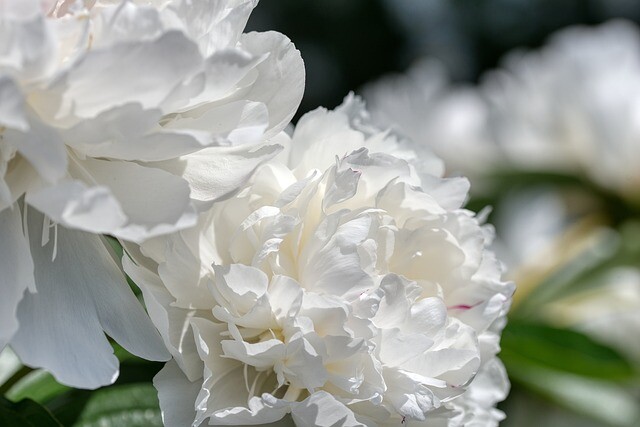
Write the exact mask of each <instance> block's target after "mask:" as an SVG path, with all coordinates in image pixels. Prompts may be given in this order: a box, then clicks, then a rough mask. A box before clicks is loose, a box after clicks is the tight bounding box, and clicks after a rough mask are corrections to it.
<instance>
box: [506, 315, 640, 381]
mask: <svg viewBox="0 0 640 427" xmlns="http://www.w3.org/2000/svg"><path fill="white" fill-rule="evenodd" d="M501 345H502V352H501V358H502V360H503V361H504V362H505V364H506V365H507V367H508V368H509V367H512V368H514V367H532V368H533V367H542V368H545V369H553V370H557V371H560V372H565V373H570V374H575V375H580V376H583V377H587V378H598V379H606V380H615V381H624V380H630V379H632V378H633V377H634V375H635V374H636V372H635V371H634V369H633V367H632V365H631V364H630V363H629V362H628V361H627V360H626V359H625V358H624V357H623V356H621V355H620V353H618V352H617V351H615V350H613V349H612V348H610V347H608V346H605V345H603V344H600V343H598V342H596V341H594V340H593V339H591V338H589V337H588V336H586V335H584V334H581V333H579V332H576V331H573V330H569V329H560V328H554V327H550V326H546V325H542V324H536V323H528V322H525V321H518V320H511V321H510V322H509V324H508V325H507V327H506V328H505V330H504V332H503V334H502V344H501Z"/></svg>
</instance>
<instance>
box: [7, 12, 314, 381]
mask: <svg viewBox="0 0 640 427" xmlns="http://www.w3.org/2000/svg"><path fill="white" fill-rule="evenodd" d="M256 3H257V1H255V0H244V1H243V0H238V1H234V0H219V1H215V0H191V1H188V0H175V1H168V0H167V1H142V0H140V1H109V0H100V1H92V0H85V1H79V0H78V1H73V0H60V1H51V0H50V1H44V2H40V1H36V0H29V1H25V0H4V1H2V2H0V251H1V253H2V256H1V257H0V260H1V261H0V262H1V263H2V267H1V271H2V279H0V289H1V292H2V297H1V298H0V324H1V325H2V327H1V328H0V348H3V347H4V346H5V345H6V344H7V343H10V345H11V347H12V348H13V349H14V350H15V351H16V353H17V354H18V355H19V356H20V358H21V359H22V361H23V362H24V363H25V364H27V365H30V366H38V367H44V368H46V369H49V370H51V371H52V372H53V374H54V375H55V376H56V378H57V379H58V380H59V381H60V382H62V383H65V384H69V385H72V386H79V387H97V386H100V385H104V384H107V383H110V382H112V381H113V380H114V379H115V377H116V376H117V372H118V371H117V359H116V358H115V356H114V355H113V354H112V353H113V351H112V349H111V346H110V345H109V343H108V342H107V340H106V337H105V336H104V333H103V331H104V332H106V333H107V334H108V335H110V336H111V337H113V338H114V339H115V340H116V341H118V342H119V343H120V344H122V345H123V346H124V347H125V348H126V349H127V350H129V351H131V352H133V353H135V354H137V355H139V356H142V357H145V358H149V359H154V360H166V358H167V357H168V355H167V353H166V350H165V349H164V347H163V345H162V342H161V340H160V338H159V337H158V336H157V333H156V331H155V330H154V328H153V325H152V324H151V323H150V322H149V321H148V318H147V317H146V314H145V313H144V311H143V309H142V308H141V307H140V306H139V304H138V303H137V301H136V300H135V298H134V296H133V294H132V293H131V291H130V290H129V288H128V286H127V285H126V282H125V280H124V276H123V275H122V273H121V272H120V271H119V268H118V265H117V263H116V262H114V260H113V258H112V257H111V256H110V255H109V253H108V252H107V251H106V249H105V246H104V244H103V242H101V241H100V237H99V236H97V235H96V234H110V235H113V236H115V237H117V238H120V239H123V240H124V241H130V242H142V241H144V240H145V239H148V238H150V237H153V236H158V235H161V234H165V233H169V232H174V231H176V230H179V229H183V228H185V227H188V226H192V225H194V224H195V222H196V219H197V209H203V208H206V207H208V206H210V205H211V204H212V203H213V202H214V201H215V200H217V199H219V198H221V197H224V196H226V195H228V194H229V193H230V192H232V191H234V190H236V189H237V188H238V187H239V186H240V185H241V184H243V183H244V181H245V180H246V178H247V177H248V176H249V175H250V173H251V172H252V171H253V169H254V168H255V167H256V166H257V165H259V164H260V163H261V162H263V161H264V160H266V159H268V158H270V157H272V156H273V155H275V154H276V153H277V152H278V150H279V148H280V147H279V146H278V145H277V144H271V145H261V146H258V144H259V143H261V142H263V141H264V140H268V139H270V138H271V137H273V136H275V135H276V134H277V133H278V132H280V130H281V129H282V128H283V127H284V126H285V125H286V124H287V123H288V122H289V120H290V119H291V117H292V115H293V114H294V112H295V109H296V108H297V105H298V103H299V101H300V98H301V96H302V89H303V80H304V70H303V64H302V61H301V59H300V56H299V53H298V52H297V51H296V50H295V48H294V47H293V45H292V44H291V43H290V41H289V40H288V39H286V38H285V37H284V36H282V35H280V34H278V33H250V34H242V30H243V28H244V26H245V23H246V21H247V19H248V16H249V14H250V12H251V10H252V8H253V7H254V6H255V5H256ZM90 233H94V234H90ZM34 271H35V274H34Z"/></svg>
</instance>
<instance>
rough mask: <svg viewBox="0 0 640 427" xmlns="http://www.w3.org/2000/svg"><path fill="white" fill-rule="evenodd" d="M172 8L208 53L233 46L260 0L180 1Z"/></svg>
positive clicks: (201, 48) (206, 53) (202, 49)
mask: <svg viewBox="0 0 640 427" xmlns="http://www.w3.org/2000/svg"><path fill="white" fill-rule="evenodd" d="M176 3H177V4H175V3H173V4H172V5H171V9H172V10H173V11H175V14H176V15H177V17H178V18H179V19H180V20H181V21H182V22H183V23H184V27H185V28H186V30H187V31H188V32H189V35H190V36H191V37H192V38H193V39H194V40H198V44H199V46H200V50H201V51H202V52H203V53H204V54H205V55H210V54H211V53H212V52H214V51H216V50H218V49H223V48H225V47H228V46H234V45H235V44H236V43H237V42H238V39H239V38H240V35H241V34H242V31H243V30H244V27H245V25H246V24H247V20H248V19H249V15H250V14H251V11H252V10H253V8H254V7H255V6H256V4H257V3H258V1H257V0H237V1H233V2H228V1H224V2H210V1H207V0H196V1H180V2H176Z"/></svg>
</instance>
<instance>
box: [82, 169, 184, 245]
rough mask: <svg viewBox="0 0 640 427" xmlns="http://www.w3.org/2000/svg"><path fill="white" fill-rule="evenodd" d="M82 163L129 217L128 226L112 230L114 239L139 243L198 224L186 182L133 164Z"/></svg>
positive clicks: (162, 172) (157, 170)
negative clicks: (118, 238)
mask: <svg viewBox="0 0 640 427" xmlns="http://www.w3.org/2000/svg"><path fill="white" fill-rule="evenodd" d="M80 163H81V165H82V166H83V167H84V169H85V170H86V172H87V173H88V174H89V175H90V176H91V178H92V179H93V180H95V182H96V183H97V184H98V185H103V186H105V187H107V188H108V189H109V191H111V193H112V194H113V195H114V197H115V198H116V200H117V201H118V203H120V206H121V207H122V211H123V212H124V214H125V215H126V216H127V224H126V225H125V226H123V227H121V228H118V229H115V230H112V231H111V234H113V235H114V236H116V237H120V238H122V239H125V240H131V241H133V242H136V243H139V242H141V241H143V240H145V239H148V238H150V237H154V236H158V235H161V234H167V233H170V232H172V231H177V230H180V229H183V228H187V227H190V226H192V225H195V223H196V220H197V217H196V213H195V210H194V208H193V206H192V205H191V201H190V199H189V193H190V191H189V186H188V184H187V183H186V182H185V181H184V180H183V179H181V178H179V177H177V176H172V175H171V174H168V173H166V172H165V171H163V170H161V169H156V168H150V167H144V166H140V165H138V164H136V163H133V162H119V161H106V160H95V159H86V160H83V161H80ZM71 225H73V224H71Z"/></svg>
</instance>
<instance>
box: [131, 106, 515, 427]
mask: <svg viewBox="0 0 640 427" xmlns="http://www.w3.org/2000/svg"><path fill="white" fill-rule="evenodd" d="M282 141H283V144H284V146H285V149H284V151H283V152H282V153H280V154H279V155H278V156H277V157H276V158H274V159H273V160H270V161H268V162H266V163H264V164H263V165H261V166H259V167H258V168H257V169H256V171H255V173H254V175H253V176H252V178H251V179H250V181H249V182H248V183H247V185H246V186H245V187H244V188H243V189H242V190H241V191H240V192H239V193H238V194H237V195H236V196H235V197H233V198H230V199H228V200H225V201H222V202H219V203H216V204H215V205H214V206H213V208H212V209H211V210H209V211H208V212H205V213H203V214H202V215H201V216H200V217H199V220H198V224H197V226H196V227H194V228H192V229H189V230H186V231H181V232H178V233H174V234H173V235H170V236H167V237H159V238H155V239H151V240H149V241H147V242H146V243H144V244H143V245H142V246H141V248H140V251H139V252H135V253H130V257H125V259H124V260H123V263H124V267H125V271H127V273H128V274H129V275H130V276H131V277H132V279H133V280H134V281H135V282H136V283H138V284H139V285H140V286H141V288H142V290H143V294H144V299H145V303H146V305H147V307H148V310H149V314H150V316H151V318H152V320H153V321H154V324H155V325H156V326H157V327H158V329H159V330H160V333H161V335H162V337H163V339H164V341H165V344H166V345H167V347H168V348H169V350H170V352H171V353H172V355H173V357H174V360H173V361H171V362H168V363H167V364H166V365H165V368H164V369H163V370H162V371H161V372H160V373H159V374H158V376H157V377H156V378H155V380H154V383H155V385H156V387H157V388H158V392H159V397H160V404H161V408H162V411H163V417H164V422H165V424H166V425H167V426H185V425H193V426H198V425H200V424H202V423H204V424H210V425H262V424H269V423H274V422H280V423H282V425H285V424H287V425H290V424H291V423H294V424H295V425H298V426H391V425H400V424H402V423H408V424H409V425H416V426H463V425H466V426H474V425H478V426H480V425H483V426H486V425H491V423H492V422H494V421H495V420H499V419H500V418H501V416H502V415H501V413H500V412H499V411H497V410H495V409H493V408H491V406H493V405H494V404H495V402H496V401H497V400H500V399H502V398H504V394H505V393H506V390H507V389H508V380H507V379H506V375H505V373H504V368H503V367H502V365H501V364H500V362H499V360H498V359H496V357H495V355H496V353H497V352H498V351H499V334H500V330H501V328H502V327H503V326H504V316H505V313H506V311H507V309H508V306H509V304H510V298H511V294H512V292H513V285H512V284H511V283H507V282H504V281H502V280H501V266H500V264H499V263H498V262H497V260H496V259H495V257H494V255H493V253H492V252H491V251H489V250H488V249H487V245H488V244H489V243H490V241H491V238H492V229H491V228H490V227H488V226H484V225H482V224H481V223H482V218H478V217H476V216H475V215H474V214H473V213H472V212H470V211H468V210H465V209H462V208H461V206H462V204H463V203H464V201H465V199H466V195H467V191H468V182H467V181H466V179H464V178H451V179H443V178H441V177H440V175H441V173H442V164H441V163H440V162H439V161H438V160H436V159H434V158H418V157H417V156H416V155H415V152H414V151H413V150H412V149H411V146H410V145H409V144H408V142H407V141H404V140H402V139H400V138H398V137H396V136H395V135H393V134H392V133H389V132H382V131H379V130H378V129H376V128H375V127H374V126H373V125H372V123H371V122H370V120H369V117H368V115H367V113H366V111H365V110H364V107H363V105H362V103H361V101H359V100H358V99H357V98H354V97H353V96H349V97H347V98H346V99H345V102H344V103H343V105H341V106H340V107H338V108H337V109H336V110H334V111H327V110H325V109H318V110H315V111H313V112H311V113H308V114H306V115H305V116H303V117H302V118H301V119H300V121H299V122H298V124H297V126H296V127H295V130H294V131H293V133H292V135H291V136H290V137H285V136H282ZM287 414H290V416H289V415H287ZM496 422H497V421H496Z"/></svg>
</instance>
